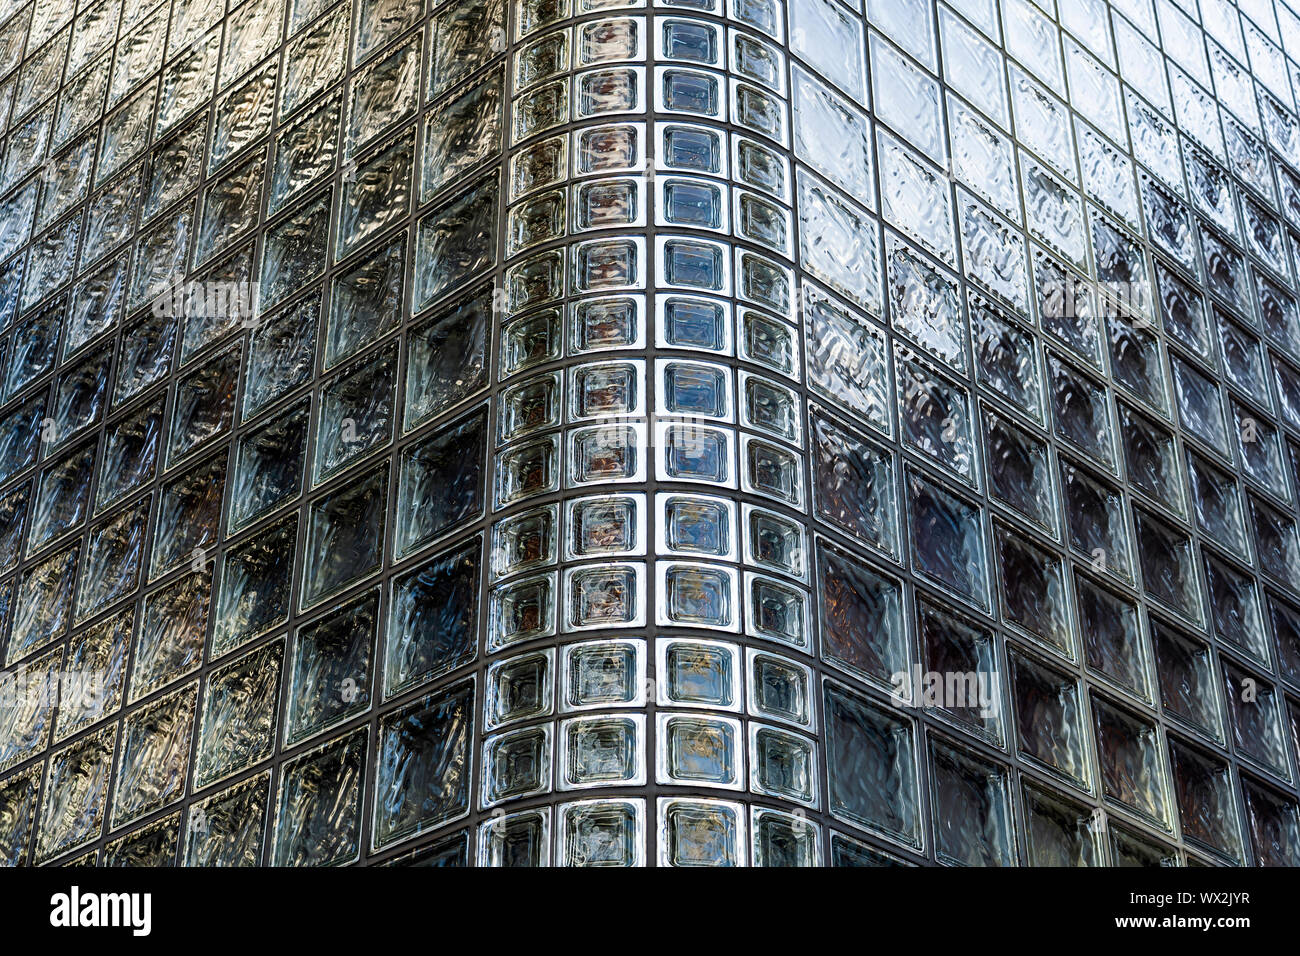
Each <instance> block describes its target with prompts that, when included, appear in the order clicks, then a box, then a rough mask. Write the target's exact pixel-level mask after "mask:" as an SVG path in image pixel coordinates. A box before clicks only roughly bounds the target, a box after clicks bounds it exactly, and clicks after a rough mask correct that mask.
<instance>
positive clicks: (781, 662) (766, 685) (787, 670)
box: [745, 648, 816, 730]
mask: <svg viewBox="0 0 1300 956" xmlns="http://www.w3.org/2000/svg"><path fill="white" fill-rule="evenodd" d="M745 660H746V666H747V667H748V669H749V677H748V680H747V682H746V686H747V688H748V706H749V713H750V714H751V715H752V716H757V717H764V718H767V719H769V720H779V721H782V722H783V723H788V724H794V725H795V726H799V727H805V728H807V729H809V730H811V729H813V727H814V726H815V724H816V717H815V715H814V714H813V705H812V698H811V694H812V688H813V686H814V685H813V682H812V672H811V671H810V670H809V669H808V668H807V667H805V666H804V665H802V664H798V663H796V662H795V661H792V660H789V659H787V658H784V657H781V656H779V655H777V654H772V653H769V652H767V651H765V650H755V649H753V648H749V649H747V650H746V651H745Z"/></svg>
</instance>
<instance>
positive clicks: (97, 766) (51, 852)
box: [33, 725, 117, 862]
mask: <svg viewBox="0 0 1300 956" xmlns="http://www.w3.org/2000/svg"><path fill="white" fill-rule="evenodd" d="M116 741H117V726H116V725H111V726H108V727H105V728H103V729H102V730H99V731H96V732H95V733H93V734H88V735H87V736H84V737H82V738H80V739H79V740H77V741H76V742H75V743H73V744H72V745H71V746H69V747H67V748H66V749H64V750H62V751H60V752H59V753H57V754H55V755H54V756H53V757H52V758H51V760H50V766H49V769H48V771H46V775H45V797H44V801H43V805H42V808H41V813H40V825H39V826H38V828H37V830H36V842H35V852H34V853H33V860H34V861H39V862H44V861H47V860H50V859H53V858H54V857H56V856H59V855H61V854H64V853H68V852H70V851H72V850H75V849H77V848H78V847H81V846H84V845H85V844H87V843H89V842H90V841H91V840H94V839H96V838H97V837H98V836H99V835H100V833H101V832H102V830H103V826H104V818H105V817H106V816H107V813H108V807H107V798H108V785H109V779H110V776H111V774H112V771H113V750H114V745H115V743H116Z"/></svg>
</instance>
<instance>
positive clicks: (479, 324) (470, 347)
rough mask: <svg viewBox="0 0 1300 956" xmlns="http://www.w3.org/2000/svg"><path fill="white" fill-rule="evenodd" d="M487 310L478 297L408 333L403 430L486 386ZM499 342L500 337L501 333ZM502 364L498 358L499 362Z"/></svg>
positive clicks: (485, 298)
mask: <svg viewBox="0 0 1300 956" xmlns="http://www.w3.org/2000/svg"><path fill="white" fill-rule="evenodd" d="M490 316H491V307H490V303H489V297H488V295H487V292H486V290H485V291H484V292H483V294H481V295H477V296H475V297H474V298H472V299H469V300H467V301H464V302H461V303H459V304H457V305H455V306H453V307H451V308H450V309H447V310H445V311H441V312H439V313H436V314H435V315H433V316H430V317H429V319H427V320H425V321H424V322H422V323H421V324H420V325H419V326H418V327H417V328H416V329H414V330H413V331H412V333H411V344H410V349H409V351H408V353H407V366H406V402H405V412H404V418H403V427H404V429H405V430H406V431H410V430H411V429H413V428H415V427H416V426H418V425H421V424H423V423H424V422H426V421H428V420H430V419H432V418H434V417H435V416H437V415H439V414H441V413H442V412H443V411H445V410H447V409H449V408H451V407H453V406H455V405H456V404H458V403H459V402H461V401H463V400H464V399H466V398H468V397H469V396H470V395H472V394H473V393H474V392H476V391H478V390H479V389H481V388H483V387H484V386H485V385H486V384H487V375H488V365H487V346H488V332H489V328H490V326H491V321H490ZM502 335H503V338H504V336H505V333H504V332H503V333H502ZM503 360H504V359H503Z"/></svg>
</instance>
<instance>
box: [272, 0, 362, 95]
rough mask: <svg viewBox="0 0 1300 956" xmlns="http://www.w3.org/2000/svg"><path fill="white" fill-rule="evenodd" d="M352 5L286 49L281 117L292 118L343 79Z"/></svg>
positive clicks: (337, 10)
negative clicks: (294, 113) (308, 103)
mask: <svg viewBox="0 0 1300 956" xmlns="http://www.w3.org/2000/svg"><path fill="white" fill-rule="evenodd" d="M351 19H352V5H351V4H350V3H344V4H340V5H339V6H337V7H335V8H334V10H333V11H332V12H330V13H329V14H327V15H326V16H324V17H322V18H321V19H320V20H318V21H317V22H316V23H315V25H313V26H312V28H311V29H310V30H308V31H307V32H306V33H303V34H301V35H300V36H299V37H298V38H297V39H295V40H291V41H290V42H289V43H288V44H287V45H286V46H285V49H284V68H283V73H282V77H281V80H280V115H281V116H288V115H289V114H291V113H293V112H295V111H296V110H297V109H298V108H299V107H300V106H302V105H303V104H304V103H306V102H307V101H308V100H310V99H311V98H312V97H313V96H315V95H316V94H317V93H318V92H319V91H321V90H323V89H325V88H326V87H328V86H330V85H331V84H333V83H334V82H335V81H336V80H338V79H339V78H340V77H341V76H342V75H343V71H344V69H345V66H346V64H345V61H346V59H347V43H348V32H349V27H350V26H351Z"/></svg>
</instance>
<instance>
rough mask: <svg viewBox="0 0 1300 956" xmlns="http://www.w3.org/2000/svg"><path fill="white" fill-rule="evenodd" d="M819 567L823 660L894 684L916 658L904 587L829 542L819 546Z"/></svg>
mask: <svg viewBox="0 0 1300 956" xmlns="http://www.w3.org/2000/svg"><path fill="white" fill-rule="evenodd" d="M817 568H818V581H817V589H818V594H819V599H818V608H819V615H820V621H821V633H822V646H821V650H822V656H823V657H825V658H826V659H827V660H830V661H832V662H834V663H836V664H838V665H840V666H842V667H845V668H847V669H848V670H849V671H851V672H853V673H854V674H856V675H858V676H860V677H864V678H866V679H867V680H870V681H875V682H879V683H880V684H881V685H888V684H889V683H890V682H891V681H892V675H894V674H896V673H898V672H899V671H906V670H907V668H908V664H909V660H910V653H909V651H908V644H907V629H906V625H905V623H904V621H903V617H902V614H903V591H902V587H901V585H899V583H898V582H897V581H894V580H893V579H891V578H886V577H883V576H882V575H880V574H877V573H876V572H875V571H873V570H871V569H870V568H869V567H868V566H867V565H866V564H865V563H864V562H863V561H862V560H861V559H860V558H859V557H857V556H856V555H851V554H849V553H848V552H847V551H841V550H840V549H838V548H836V547H833V546H831V545H830V544H827V543H825V542H819V543H818V549H817Z"/></svg>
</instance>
